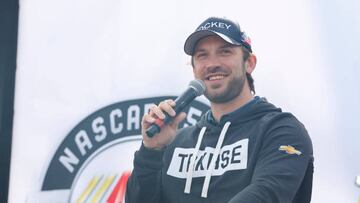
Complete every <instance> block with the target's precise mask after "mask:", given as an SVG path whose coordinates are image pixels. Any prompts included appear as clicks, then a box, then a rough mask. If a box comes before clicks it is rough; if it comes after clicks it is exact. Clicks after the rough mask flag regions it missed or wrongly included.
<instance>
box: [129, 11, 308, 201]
mask: <svg viewBox="0 0 360 203" xmlns="http://www.w3.org/2000/svg"><path fill="white" fill-rule="evenodd" d="M184 50H185V53H186V54H188V55H190V56H191V61H192V65H193V72H194V77H195V78H196V79H200V80H202V81H203V82H204V83H205V86H206V91H205V96H206V98H207V99H209V101H210V104H211V110H210V111H209V112H207V113H206V114H205V115H203V116H202V118H201V120H200V121H199V122H198V123H197V124H196V125H195V126H191V127H186V128H183V129H180V130H177V126H178V124H179V123H180V121H181V120H182V119H184V118H185V113H179V114H176V113H175V111H174V110H173V107H174V106H175V105H176V104H175V102H174V101H172V100H166V101H163V102H161V103H160V104H159V105H158V106H155V105H154V106H153V107H152V108H151V110H150V111H149V113H148V114H146V115H144V117H143V119H142V135H143V144H142V146H141V147H140V149H139V150H138V151H137V152H136V153H135V158H134V170H133V172H132V175H131V177H130V179H129V182H128V185H127V192H126V202H127V203H135V202H136V203H145V202H147V203H155V202H156V203H159V202H163V203H182V202H186V203H198V202H213V203H220V202H221V203H222V202H228V203H264V202H269V203H289V202H293V203H295V202H297V203H306V202H310V200H311V190H312V176H313V151H312V144H311V139H310V137H309V136H308V133H307V131H306V129H305V127H304V126H303V125H302V124H301V123H300V122H299V121H298V120H297V119H296V118H295V117H294V116H293V115H292V114H290V113H286V112H282V111H281V109H280V108H277V107H275V106H274V105H273V104H271V103H269V102H267V100H266V99H265V98H261V97H259V96H255V88H254V80H253V78H252V76H251V73H252V72H253V70H254V69H255V66H256V56H255V55H254V54H253V53H252V49H251V42H250V39H249V38H248V37H247V36H246V35H245V33H244V32H243V31H241V29H240V26H239V25H238V24H237V23H235V22H233V21H230V20H228V19H224V18H215V17H211V18H208V19H206V20H205V21H204V22H203V23H201V24H200V26H199V27H198V28H197V29H196V30H195V32H194V33H192V34H191V35H190V36H189V37H188V38H187V40H186V42H185V46H184ZM165 113H166V114H168V115H170V116H173V117H174V120H173V121H172V122H171V123H170V124H169V125H166V126H164V127H163V128H162V130H161V132H160V133H159V134H157V135H156V136H155V137H152V138H150V137H148V136H147V135H146V133H145V131H146V129H147V128H148V127H149V126H150V125H151V124H152V123H154V122H155V120H156V119H163V118H164V117H165Z"/></svg>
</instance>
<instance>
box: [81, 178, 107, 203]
mask: <svg viewBox="0 0 360 203" xmlns="http://www.w3.org/2000/svg"><path fill="white" fill-rule="evenodd" d="M101 179H102V176H100V177H99V176H95V177H93V178H92V179H91V180H90V182H89V184H88V186H87V187H86V188H85V190H84V192H83V193H81V195H80V197H79V198H78V199H77V200H76V203H83V202H85V200H86V199H87V198H88V197H89V195H90V193H91V192H92V191H93V190H94V189H95V187H96V185H97V184H98V183H99V181H100V180H101Z"/></svg>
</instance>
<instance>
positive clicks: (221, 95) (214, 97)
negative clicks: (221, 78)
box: [204, 71, 246, 104]
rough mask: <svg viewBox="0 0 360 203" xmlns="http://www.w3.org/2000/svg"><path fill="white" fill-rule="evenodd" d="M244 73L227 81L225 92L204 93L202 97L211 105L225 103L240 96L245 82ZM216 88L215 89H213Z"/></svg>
mask: <svg viewBox="0 0 360 203" xmlns="http://www.w3.org/2000/svg"><path fill="white" fill-rule="evenodd" d="M245 75H246V73H245V71H244V73H243V74H241V75H240V76H237V77H235V78H233V79H231V80H230V81H229V83H228V84H227V86H226V87H225V90H224V91H222V92H208V91H205V93H204V95H205V97H206V98H207V99H209V100H210V101H211V102H212V103H217V104H220V103H227V102H229V101H231V100H233V99H234V98H236V97H238V96H239V95H241V93H242V91H243V88H244V84H245V81H246V76H245ZM215 88H216V87H215Z"/></svg>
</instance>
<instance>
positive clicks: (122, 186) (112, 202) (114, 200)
mask: <svg viewBox="0 0 360 203" xmlns="http://www.w3.org/2000/svg"><path fill="white" fill-rule="evenodd" d="M130 174H131V172H130V171H125V172H123V173H122V174H121V177H120V179H119V181H118V182H117V183H116V186H115V188H114V190H113V191H112V192H111V195H110V197H109V198H108V200H107V203H123V200H124V196H125V191H126V183H127V181H128V179H129V176H130Z"/></svg>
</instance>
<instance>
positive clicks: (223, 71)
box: [204, 66, 229, 75]
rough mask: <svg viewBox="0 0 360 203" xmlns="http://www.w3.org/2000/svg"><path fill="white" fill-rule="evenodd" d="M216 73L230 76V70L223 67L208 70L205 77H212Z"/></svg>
mask: <svg viewBox="0 0 360 203" xmlns="http://www.w3.org/2000/svg"><path fill="white" fill-rule="evenodd" d="M214 73H223V74H228V73H229V70H228V69H226V68H224V67H221V66H215V67H210V68H208V69H206V71H205V74H204V75H210V74H214Z"/></svg>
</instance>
